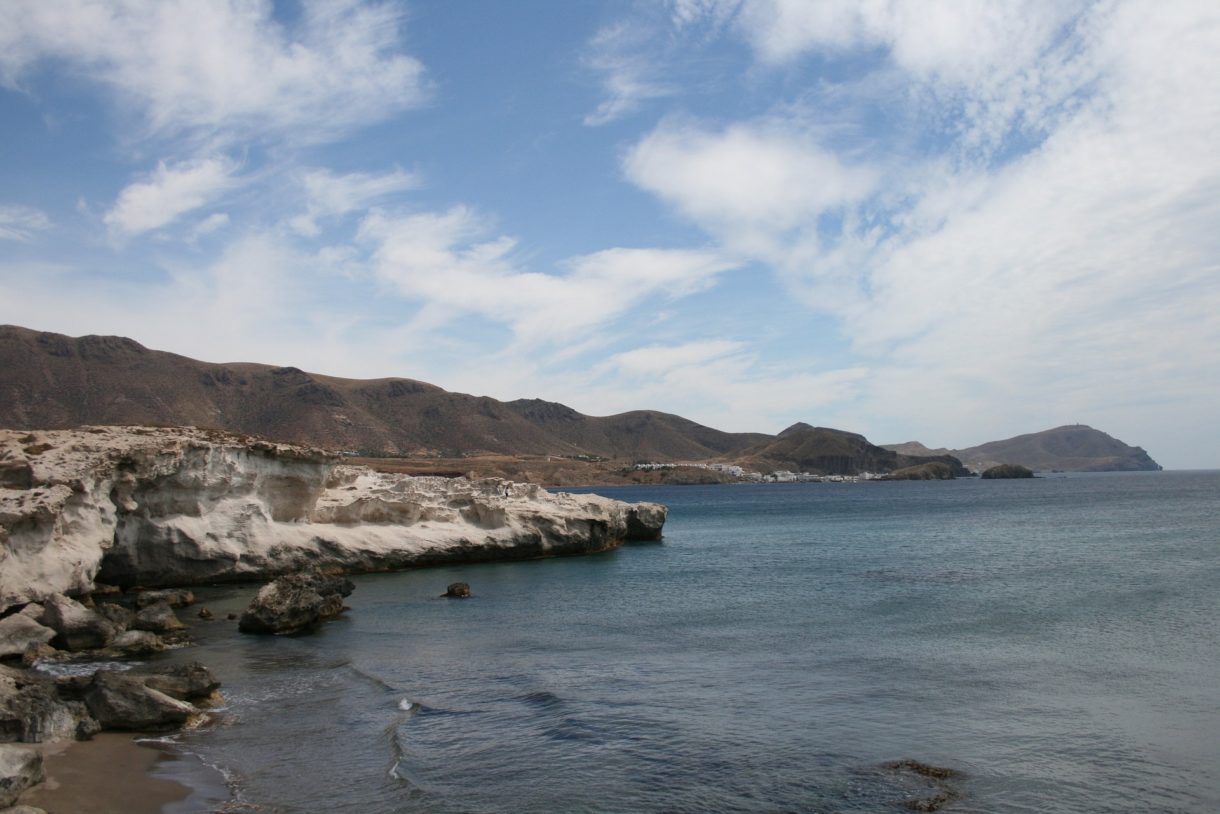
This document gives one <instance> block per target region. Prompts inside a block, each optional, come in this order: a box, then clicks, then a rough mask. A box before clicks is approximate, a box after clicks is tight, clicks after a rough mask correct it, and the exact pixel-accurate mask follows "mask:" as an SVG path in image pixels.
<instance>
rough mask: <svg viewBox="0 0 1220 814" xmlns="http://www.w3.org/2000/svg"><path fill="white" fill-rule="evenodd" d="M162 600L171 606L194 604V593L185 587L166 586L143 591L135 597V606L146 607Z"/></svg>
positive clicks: (179, 606) (178, 606)
mask: <svg viewBox="0 0 1220 814" xmlns="http://www.w3.org/2000/svg"><path fill="white" fill-rule="evenodd" d="M158 602H164V603H165V604H167V605H169V606H170V607H171V608H183V607H186V606H187V605H194V604H195V594H193V593H191V592H190V591H189V590H187V589H186V588H166V589H164V590H159V591H144V592H142V593H140V594H139V595H138V596H137V597H136V607H137V608H147V607H148V606H149V605H155V604H157V603H158Z"/></svg>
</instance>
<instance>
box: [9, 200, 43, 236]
mask: <svg viewBox="0 0 1220 814" xmlns="http://www.w3.org/2000/svg"><path fill="white" fill-rule="evenodd" d="M50 226H51V219H50V218H48V217H47V215H46V213H45V212H43V211H42V210H40V209H35V208H34V207H32V206H19V205H18V206H0V240H20V241H26V240H29V239H30V238H31V237H33V236H34V233H35V232H41V231H44V230H46V229H48V228H50Z"/></svg>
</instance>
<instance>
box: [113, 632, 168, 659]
mask: <svg viewBox="0 0 1220 814" xmlns="http://www.w3.org/2000/svg"><path fill="white" fill-rule="evenodd" d="M164 649H165V642H163V641H161V637H160V636H158V635H157V634H156V633H153V632H151V631H148V630H125V631H123V632H122V633H120V634H119V635H118V636H115V637H114V641H112V642H111V643H110V646H109V647H107V648H106V651H105V652H106V653H108V654H110V655H113V656H115V657H116V658H131V657H133V656H147V655H149V654H151V653H160V652H161V651H162V650H164Z"/></svg>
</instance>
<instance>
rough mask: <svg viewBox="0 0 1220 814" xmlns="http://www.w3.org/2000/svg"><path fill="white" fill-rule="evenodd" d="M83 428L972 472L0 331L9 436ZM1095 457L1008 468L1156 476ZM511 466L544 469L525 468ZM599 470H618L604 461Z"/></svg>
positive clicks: (847, 440)
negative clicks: (189, 428)
mask: <svg viewBox="0 0 1220 814" xmlns="http://www.w3.org/2000/svg"><path fill="white" fill-rule="evenodd" d="M84 424H154V425H193V426H197V427H207V428H216V429H223V430H228V431H232V432H241V433H248V434H254V435H262V436H265V437H268V438H272V439H276V440H283V441H291V442H295V443H302V444H310V445H314V446H319V447H324V448H329V449H332V450H337V451H345V452H351V453H358V454H360V455H362V456H367V457H374V458H384V457H392V458H397V459H406V460H407V461H411V462H416V463H415V468H419V466H421V465H423V464H420V462H425V463H426V462H431V463H426V466H428V467H431V468H433V469H436V468H440V469H443V468H445V467H446V466H448V467H454V468H457V469H459V470H460V469H464V468H466V464H465V462H467V461H470V460H472V459H479V458H482V459H487V460H494V461H498V462H499V463H498V464H496V466H494V467H492V470H491V471H493V473H503V474H506V475H509V476H517V477H522V478H524V477H526V476H529V477H534V478H537V479H539V480H543V481H549V482H555V483H576V482H580V480H581V477H582V476H581V474H580V473H579V472H576V473H573V472H570V471H565V472H564V473H563V474H560V473H559V472H558V470H556V469H555V466H553V465H552V466H551V467H550V468H549V469H548V468H547V467H546V466H543V463H542V462H547V461H548V460H549V461H552V462H554V461H569V462H572V463H573V464H575V463H582V464H584V463H600V464H605V463H610V462H613V463H614V464H616V465H617V466H618V467H619V468H622V467H623V466H626V465H630V464H632V463H636V462H645V461H648V462H679V461H683V462H725V463H737V464H741V465H743V466H746V467H749V468H754V469H757V470H759V471H771V470H777V469H786V470H791V471H805V472H821V473H825V474H854V473H856V472H860V471H872V472H889V471H892V470H894V469H898V468H902V467H906V466H912V465H916V464H919V463H923V462H926V460H927V459H928V458H934V459H938V460H942V461H945V462H951V465H952V466H953V468H954V469H955V470H956V471H959V472H963V471H964V470H962V469H961V467H960V464H959V463H958V462H957V461H956V460H954V459H953V457H950V455H952V456H957V455H958V453H950V452H949V451H947V450H928V449H927V448H926V447H923V446H922V445H915V446H914V447H912V446H911V445H903V448H891V449H885V448H882V447H878V446H875V445H873V444H871V443H869V442H868V441H867V440H866V439H865V438H864V437H863V436H861V435H858V434H856V433H850V432H845V431H843V430H835V429H829V428H823V427H811V426H809V425H807V424H795V425H793V426H792V427H789V428H788V429H786V430H784V431H783V432H782V433H780V434H778V435H775V436H772V435H767V434H763V433H728V432H721V431H720V430H715V429H712V428H711V427H705V426H703V425H701V424H697V423H695V422H693V421H690V420H688V419H685V418H682V417H680V416H676V415H671V414H668V413H661V412H656V411H651V410H637V411H632V412H627V413H621V414H619V415H613V416H605V417H596V416H587V415H584V414H582V413H579V412H577V411H575V410H573V409H571V408H570V407H567V406H565V405H563V404H558V403H555V402H548V401H541V400H538V399H521V400H517V401H508V402H503V401H498V400H496V399H493V398H489V397H486V396H471V395H466V394H463V393H452V392H449V391H446V390H443V389H441V388H439V387H437V386H435V385H431V384H427V383H425V382H420V381H415V380H413V379H398V378H389V379H371V380H359V379H344V378H339V377H334V376H323V375H319V374H313V373H307V372H305V371H303V370H299V369H297V368H294V367H273V366H270V365H263V364H252V363H226V364H215V363H210V362H201V361H197V360H195V359H190V358H187V357H185V356H178V355H176V354H172V353H166V352H163V351H156V350H150V349H148V348H145V347H144V346H143V345H140V344H139V343H138V342H135V341H133V340H131V339H127V338H124V337H115V336H84V337H79V338H74V337H68V336H64V335H62V334H55V333H45V332H38V331H33V330H29V329H27V328H20V327H16V326H0V427H9V428H15V429H64V428H70V427H75V426H80V425H84ZM1081 429H1087V428H1081ZM1056 432H1057V431H1056ZM1090 432H1093V433H1096V435H1098V436H1101V437H1103V438H1105V439H1107V440H1108V441H1110V442H1112V443H1113V444H1119V445H1120V446H1121V447H1123V448H1125V449H1127V450H1130V449H1132V448H1130V447H1126V445H1123V444H1121V442H1117V441H1114V439H1111V438H1109V436H1106V435H1104V433H1097V432H1096V431H1095V430H1090ZM1027 437H1031V436H1022V437H1021V438H1027ZM1032 437H1034V438H1036V437H1037V436H1032ZM1013 440H1014V441H1016V440H1018V439H1013ZM997 443H999V444H1004V443H1009V442H997ZM987 446H991V445H984V447H987ZM984 447H978V448H976V449H979V450H982V449H984ZM1053 448H1054V447H1053V446H1049V445H1048V446H1047V449H1053ZM1090 449H1093V447H1090V446H1088V445H1087V444H1084V443H1079V444H1076V445H1075V446H1073V447H1071V449H1070V450H1068V451H1069V452H1071V455H1072V457H1070V459H1069V458H1065V459H1064V460H1070V461H1071V464H1070V465H1062V463H1056V461H1057V460H1058V459H1055V460H1051V459H1050V458H1048V459H1046V461H1047V462H1049V465H1043V462H1042V459H1039V461H1036V462H1032V463H1031V462H1030V461H1028V460H1026V459H1024V458H1015V459H1002V460H1003V461H1004V462H1010V463H1023V464H1025V465H1027V466H1032V467H1033V468H1041V469H1099V468H1100V469H1106V468H1115V469H1132V468H1157V467H1156V464H1155V462H1152V461H1151V459H1150V458H1147V455H1146V454H1144V453H1143V450H1138V452H1139V454H1140V455H1143V458H1144V459H1146V461H1147V463H1149V464H1151V465H1150V466H1148V465H1145V466H1133V465H1130V461H1129V459H1128V457H1123V456H1122V455H1121V454H1120V453H1118V452H1115V451H1112V450H1110V448H1109V447H1106V448H1105V450H1104V456H1103V459H1104V461H1105V462H1108V463H1101V464H1100V465H1099V463H1098V461H1097V460H1094V459H1093V458H1090V457H1089V455H1090V452H1089V450H1090ZM1003 451H1004V450H1003V449H1001V450H1000V452H1003ZM964 452H967V451H964ZM997 454H999V453H997ZM1098 454H1101V453H1098ZM1131 460H1134V459H1131ZM506 461H517V462H520V461H536V462H539V463H538V465H537V466H535V467H534V468H533V469H526V468H522V467H521V466H511V467H510V466H507V465H506V463H505V462H506ZM1111 464H1113V465H1111ZM404 466H406V467H407V468H408V469H409V468H411V467H410V465H408V464H405V463H404ZM601 469H607V471H608V468H607V467H606V466H604V465H603V466H602V467H601Z"/></svg>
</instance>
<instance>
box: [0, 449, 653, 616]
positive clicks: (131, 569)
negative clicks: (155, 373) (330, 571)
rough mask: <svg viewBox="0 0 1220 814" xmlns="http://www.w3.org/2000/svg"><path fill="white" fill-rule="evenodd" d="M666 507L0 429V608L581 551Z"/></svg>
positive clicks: (641, 526) (637, 529)
mask: <svg viewBox="0 0 1220 814" xmlns="http://www.w3.org/2000/svg"><path fill="white" fill-rule="evenodd" d="M664 523H665V508H664V507H663V506H659V505H657V504H652V503H639V504H627V503H623V502H620V501H616V500H610V499H608V498H603V497H599V496H597V495H569V494H564V493H551V492H547V491H546V490H544V489H542V488H541V487H538V486H535V485H533V484H520V483H511V482H508V481H503V480H497V479H487V480H476V481H470V480H466V479H465V478H442V477H422V478H416V477H410V476H407V475H401V474H395V473H386V472H374V471H373V470H371V469H367V468H364V467H358V466H348V465H344V464H343V463H342V462H341V460H340V459H339V458H338V457H336V456H334V455H331V454H329V453H327V452H324V451H322V450H317V449H310V448H306V447H299V446H294V445H290V444H274V443H269V442H266V441H262V440H259V439H254V438H249V437H243V436H236V435H232V434H228V433H222V432H213V431H206V430H198V429H194V428H154V427H85V428H81V429H77V430H57V431H45V432H44V431H36V432H28V433H27V432H20V431H12V430H0V613H2V612H5V611H7V610H8V609H10V608H12V607H15V606H17V605H21V604H25V603H27V602H33V601H37V600H38V599H40V598H42V597H44V596H48V595H50V594H54V593H62V594H66V595H69V596H73V595H79V594H87V593H89V592H90V591H92V590H93V586H94V583H95V582H103V583H107V584H111V585H117V586H122V587H130V586H137V585H139V586H145V587H150V586H167V585H191V584H205V583H213V582H218V581H245V580H251V581H252V580H265V579H268V578H271V577H274V576H277V575H279V574H285V573H289V572H291V571H295V570H298V569H300V568H302V567H313V566H322V567H327V568H335V569H339V570H342V571H346V572H349V573H357V572H368V571H387V570H395V569H402V568H411V567H418V566H424V565H435V564H442V563H445V564H453V563H460V562H477V561H488V560H505V559H526V558H536V557H545V556H558V555H568V554H586V553H591V552H596V551H603V550H606V549H610V548H614V547H616V546H618V545H621V544H622V543H624V542H626V541H629V540H642V539H657V538H659V537H660V535H661V529H662V526H663V525H664Z"/></svg>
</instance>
